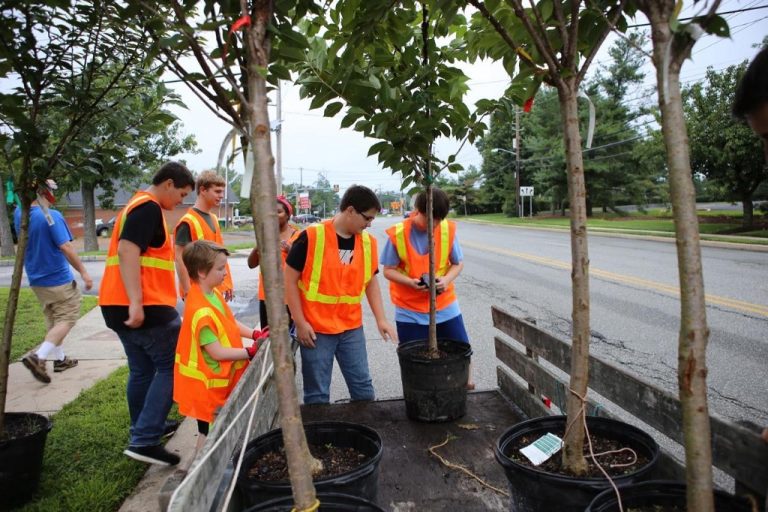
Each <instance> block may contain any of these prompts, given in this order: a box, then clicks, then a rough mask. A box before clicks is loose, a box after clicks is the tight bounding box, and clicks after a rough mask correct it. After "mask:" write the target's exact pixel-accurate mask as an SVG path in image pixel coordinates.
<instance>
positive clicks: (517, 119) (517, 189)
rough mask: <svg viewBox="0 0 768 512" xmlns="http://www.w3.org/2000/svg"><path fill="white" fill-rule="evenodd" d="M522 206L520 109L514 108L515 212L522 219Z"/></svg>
mask: <svg viewBox="0 0 768 512" xmlns="http://www.w3.org/2000/svg"><path fill="white" fill-rule="evenodd" d="M522 206H523V205H522V204H520V109H519V108H517V107H515V211H517V216H518V217H522V216H523V212H522Z"/></svg>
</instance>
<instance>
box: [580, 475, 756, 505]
mask: <svg viewBox="0 0 768 512" xmlns="http://www.w3.org/2000/svg"><path fill="white" fill-rule="evenodd" d="M619 494H621V503H622V505H623V507H624V510H627V508H629V507H650V506H661V507H678V508H679V509H680V510H685V507H686V503H685V483H684V482H674V481H671V480H649V481H647V482H640V483H636V484H630V485H625V486H622V487H619ZM619 510H620V509H619V502H618V499H617V498H616V491H614V490H613V489H606V490H605V491H603V492H601V493H600V494H598V495H597V497H595V499H594V500H592V503H590V505H589V507H587V509H586V511H585V512H619ZM715 511H716V512H751V511H752V505H751V504H750V503H749V501H748V500H747V499H745V498H742V497H740V496H733V495H731V494H728V493H726V492H723V491H719V490H716V491H715Z"/></svg>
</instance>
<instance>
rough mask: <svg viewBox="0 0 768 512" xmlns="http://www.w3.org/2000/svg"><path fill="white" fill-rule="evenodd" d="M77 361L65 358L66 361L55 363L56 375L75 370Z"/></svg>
mask: <svg viewBox="0 0 768 512" xmlns="http://www.w3.org/2000/svg"><path fill="white" fill-rule="evenodd" d="M77 363H78V361H77V359H72V358H71V357H67V356H64V359H62V360H61V361H54V362H53V371H54V372H56V373H59V372H63V371H64V370H69V369H70V368H74V367H75V366H77Z"/></svg>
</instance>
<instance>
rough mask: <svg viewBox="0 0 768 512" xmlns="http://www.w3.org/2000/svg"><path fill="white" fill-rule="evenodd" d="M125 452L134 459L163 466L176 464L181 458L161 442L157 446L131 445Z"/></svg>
mask: <svg viewBox="0 0 768 512" xmlns="http://www.w3.org/2000/svg"><path fill="white" fill-rule="evenodd" d="M123 453H124V454H125V455H127V456H129V457H130V458H132V459H136V460H139V461H141V462H149V463H150V464H159V465H161V466H175V465H176V464H178V463H179V461H180V460H181V459H180V458H179V456H178V455H176V454H174V453H171V452H169V451H168V450H166V449H165V448H164V447H163V445H161V444H158V445H155V446H129V447H128V449H127V450H125V451H124V452H123Z"/></svg>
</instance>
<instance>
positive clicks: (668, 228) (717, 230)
mask: <svg viewBox="0 0 768 512" xmlns="http://www.w3.org/2000/svg"><path fill="white" fill-rule="evenodd" d="M662 212H663V210H656V211H655V212H652V213H649V214H646V215H633V216H634V217H636V218H631V217H633V216H629V218H628V217H627V216H621V217H620V216H618V215H616V214H613V213H611V214H600V215H596V216H594V217H591V218H589V219H588V220H587V226H588V227H589V228H590V229H595V230H601V229H606V230H611V231H616V232H624V233H631V234H659V235H661V236H665V235H666V234H668V235H672V234H674V232H675V226H674V222H673V221H672V219H671V218H668V215H669V213H668V212H666V213H663V215H664V216H662ZM705 213H707V214H711V215H709V216H718V217H723V216H726V217H729V218H730V219H732V221H730V222H706V220H705V219H706V217H707V216H702V217H704V219H700V222H699V232H700V233H701V235H702V239H705V240H719V241H730V242H741V243H757V244H761V243H766V242H762V241H754V240H748V239H742V238H739V237H758V238H767V239H768V230H765V229H761V230H755V231H750V232H744V233H733V231H734V230H737V229H739V228H740V227H741V223H740V220H741V217H740V215H733V214H732V213H731V214H729V215H717V212H705ZM729 213H730V212H729ZM736 213H739V212H736ZM654 216H657V217H656V218H648V217H654ZM665 216H667V218H665ZM458 218H462V217H458ZM468 218H469V219H476V220H481V221H485V222H493V223H497V224H509V225H515V226H537V227H548V228H558V229H568V228H569V226H570V220H569V219H568V218H567V217H534V218H532V219H531V218H527V217H526V218H524V219H519V218H515V217H507V216H505V215H504V214H502V213H491V214H483V215H471V216H469V217H468ZM718 235H719V236H718ZM726 235H727V236H726Z"/></svg>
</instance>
